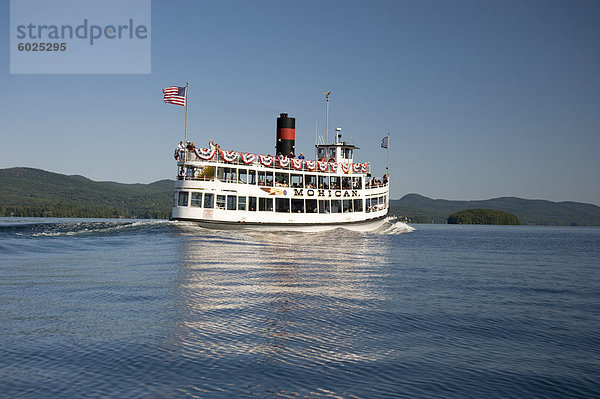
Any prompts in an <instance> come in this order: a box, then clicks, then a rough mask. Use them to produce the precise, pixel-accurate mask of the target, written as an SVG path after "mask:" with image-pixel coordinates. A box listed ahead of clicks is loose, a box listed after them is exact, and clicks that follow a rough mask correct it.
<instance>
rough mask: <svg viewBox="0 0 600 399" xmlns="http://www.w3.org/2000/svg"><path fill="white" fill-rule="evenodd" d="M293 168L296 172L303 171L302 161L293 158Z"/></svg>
mask: <svg viewBox="0 0 600 399" xmlns="http://www.w3.org/2000/svg"><path fill="white" fill-rule="evenodd" d="M292 166H293V167H294V169H296V170H300V169H302V159H297V158H292Z"/></svg>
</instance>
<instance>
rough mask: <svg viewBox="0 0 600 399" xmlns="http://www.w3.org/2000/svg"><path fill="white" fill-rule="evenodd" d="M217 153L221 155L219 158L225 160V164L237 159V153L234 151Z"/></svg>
mask: <svg viewBox="0 0 600 399" xmlns="http://www.w3.org/2000/svg"><path fill="white" fill-rule="evenodd" d="M219 151H220V153H221V158H223V160H225V161H226V162H233V161H235V158H237V154H238V153H237V152H235V151H223V150H219Z"/></svg>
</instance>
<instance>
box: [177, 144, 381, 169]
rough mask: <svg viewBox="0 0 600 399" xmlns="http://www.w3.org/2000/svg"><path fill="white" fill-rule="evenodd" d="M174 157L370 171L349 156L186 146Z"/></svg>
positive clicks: (180, 161) (185, 160) (190, 161)
mask: <svg viewBox="0 0 600 399" xmlns="http://www.w3.org/2000/svg"><path fill="white" fill-rule="evenodd" d="M175 159H176V160H177V161H178V165H179V166H183V164H195V163H199V164H202V163H216V164H229V165H245V166H247V167H259V168H273V169H283V170H295V171H304V172H321V173H333V174H341V175H344V174H367V175H369V174H370V173H371V167H370V164H369V163H357V162H352V159H346V158H330V159H329V160H326V159H325V158H322V159H321V160H319V161H317V160H309V159H304V158H291V157H286V156H278V157H275V156H272V155H262V154H253V153H244V152H237V151H225V150H222V149H219V148H211V149H206V148H187V149H177V150H176V151H175Z"/></svg>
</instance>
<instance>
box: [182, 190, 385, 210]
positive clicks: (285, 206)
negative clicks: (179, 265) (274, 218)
mask: <svg viewBox="0 0 600 399" xmlns="http://www.w3.org/2000/svg"><path fill="white" fill-rule="evenodd" d="M385 204H386V198H385V196H381V197H376V198H367V199H366V211H367V212H373V211H376V210H379V209H383V208H385ZM175 205H176V206H184V207H187V206H190V207H192V208H206V209H213V208H217V209H227V210H230V211H235V210H238V211H246V210H248V211H256V210H259V211H264V212H273V211H275V212H284V213H286V212H287V213H289V212H292V213H342V212H362V211H363V200H362V199H344V200H339V199H332V200H328V199H327V200H323V199H319V200H317V199H303V198H292V199H290V198H278V197H275V198H273V197H267V198H263V197H242V196H237V195H221V194H218V195H215V194H213V193H202V192H191V196H190V192H189V191H179V193H178V195H177V196H176V198H175Z"/></svg>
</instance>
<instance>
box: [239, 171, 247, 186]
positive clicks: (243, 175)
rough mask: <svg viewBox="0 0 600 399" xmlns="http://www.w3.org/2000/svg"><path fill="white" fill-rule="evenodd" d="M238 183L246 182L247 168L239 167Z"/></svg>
mask: <svg viewBox="0 0 600 399" xmlns="http://www.w3.org/2000/svg"><path fill="white" fill-rule="evenodd" d="M238 176H239V179H240V180H239V183H243V184H246V183H248V169H240V170H239V171H238Z"/></svg>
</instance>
